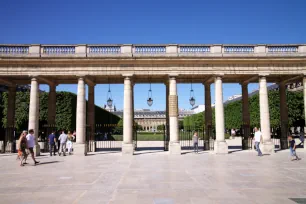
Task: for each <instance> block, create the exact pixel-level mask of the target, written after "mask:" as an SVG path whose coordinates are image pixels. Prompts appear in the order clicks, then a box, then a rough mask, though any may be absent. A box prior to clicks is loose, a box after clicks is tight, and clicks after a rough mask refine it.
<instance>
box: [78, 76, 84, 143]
mask: <svg viewBox="0 0 306 204" xmlns="http://www.w3.org/2000/svg"><path fill="white" fill-rule="evenodd" d="M76 117H77V118H76V143H77V144H84V143H85V134H86V99H85V81H84V77H83V76H81V77H79V79H78V95H77V116H76Z"/></svg>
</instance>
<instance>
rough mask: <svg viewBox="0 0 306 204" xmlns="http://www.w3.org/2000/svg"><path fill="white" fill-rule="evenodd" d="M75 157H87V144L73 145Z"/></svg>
mask: <svg viewBox="0 0 306 204" xmlns="http://www.w3.org/2000/svg"><path fill="white" fill-rule="evenodd" d="M73 155H77V156H84V155H85V156H86V155H87V152H85V144H77V143H73Z"/></svg>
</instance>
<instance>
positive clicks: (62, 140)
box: [58, 130, 68, 156]
mask: <svg viewBox="0 0 306 204" xmlns="http://www.w3.org/2000/svg"><path fill="white" fill-rule="evenodd" d="M67 138H68V136H67V135H66V134H65V131H64V130H63V131H62V134H61V135H60V136H59V138H58V140H59V141H60V149H59V151H58V152H59V153H58V156H61V153H63V155H64V156H66V142H67Z"/></svg>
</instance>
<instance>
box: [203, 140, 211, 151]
mask: <svg viewBox="0 0 306 204" xmlns="http://www.w3.org/2000/svg"><path fill="white" fill-rule="evenodd" d="M204 150H210V147H209V140H204Z"/></svg>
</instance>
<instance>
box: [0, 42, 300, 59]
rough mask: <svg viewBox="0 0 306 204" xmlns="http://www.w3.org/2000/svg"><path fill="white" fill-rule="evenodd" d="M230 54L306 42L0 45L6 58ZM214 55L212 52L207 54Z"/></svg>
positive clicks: (286, 49)
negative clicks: (270, 43) (261, 43)
mask: <svg viewBox="0 0 306 204" xmlns="http://www.w3.org/2000/svg"><path fill="white" fill-rule="evenodd" d="M210 53H211V54H213V55H215V56H219V57H222V56H227V55H222V54H232V55H231V56H234V55H235V56H239V55H240V54H241V55H242V56H247V54H250V56H255V55H256V54H259V55H260V56H264V55H267V54H277V55H287V54H290V55H292V54H298V53H299V56H301V55H300V53H301V54H304V55H306V45H188V44H187V45H173V44H171V45H0V55H1V56H2V57H3V56H5V57H10V56H12V57H14V56H16V57H18V56H21V55H29V56H31V57H48V56H58V57H65V56H66V55H69V56H75V57H91V56H94V55H97V56H100V55H101V56H102V55H105V56H112V55H114V56H120V55H121V54H122V55H123V56H132V55H133V54H135V55H138V56H142V55H143V56H148V55H149V56H150V55H153V56H154V55H156V56H160V55H168V56H175V54H177V56H180V55H179V54H187V55H188V54H191V56H193V54H195V55H203V56H204V55H206V54H210ZM207 56H211V55H207Z"/></svg>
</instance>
